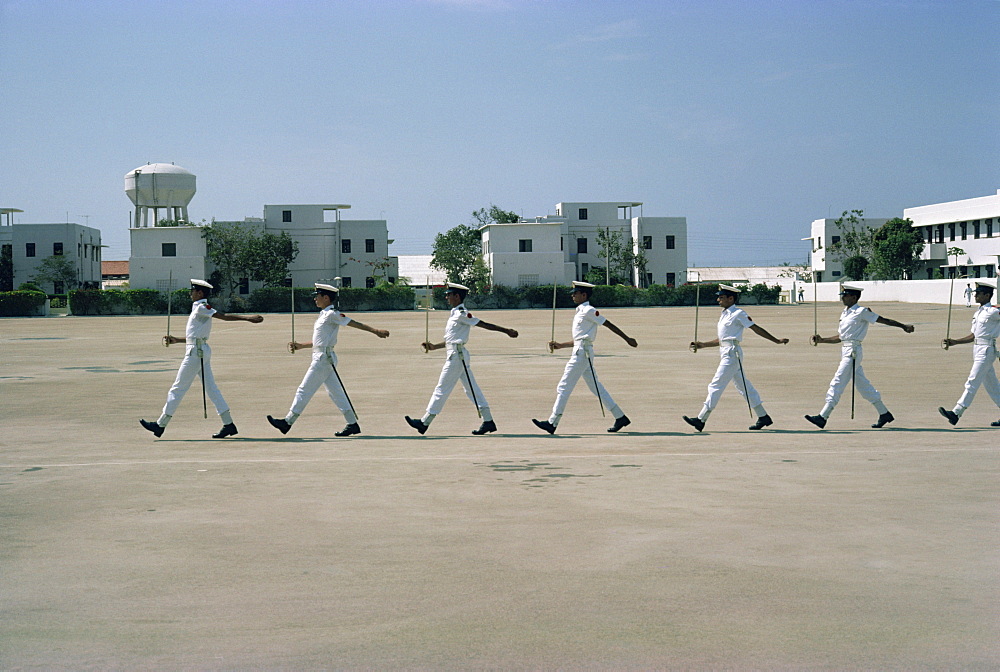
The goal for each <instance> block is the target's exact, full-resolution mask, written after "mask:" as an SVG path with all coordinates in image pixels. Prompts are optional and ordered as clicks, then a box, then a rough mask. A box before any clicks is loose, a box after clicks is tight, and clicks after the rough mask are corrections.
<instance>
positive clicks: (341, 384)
mask: <svg viewBox="0 0 1000 672" xmlns="http://www.w3.org/2000/svg"><path fill="white" fill-rule="evenodd" d="M326 358H327V360H329V362H330V368H331V369H333V375H335V376H337V382H338V383H340V389H342V390H343V391H344V396H345V397H346V398H347V405H348V406H350V407H351V413H353V414H354V417H355V418H357V417H358V412H357V411H355V410H354V404H352V403H351V395H349V394H347V388H346V387H344V381H342V380H341V379H340V374H339V373H338V372H337V366H336V365H335V364H334V363H333V355H331V354H330V352H329V351H328V352H327V353H326ZM355 422H357V420H355Z"/></svg>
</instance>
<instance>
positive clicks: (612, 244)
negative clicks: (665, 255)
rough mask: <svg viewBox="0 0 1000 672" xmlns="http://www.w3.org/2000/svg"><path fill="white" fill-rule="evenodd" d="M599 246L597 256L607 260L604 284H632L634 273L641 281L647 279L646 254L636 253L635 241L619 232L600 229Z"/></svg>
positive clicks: (598, 233)
mask: <svg viewBox="0 0 1000 672" xmlns="http://www.w3.org/2000/svg"><path fill="white" fill-rule="evenodd" d="M597 244H598V246H599V247H600V250H599V251H598V253H597V256H599V257H602V258H604V259H606V260H607V268H606V269H605V277H604V278H603V280H604V282H606V283H607V284H629V285H631V284H632V277H633V273H635V275H637V276H638V277H639V279H640V284H641V281H642V280H644V279H645V277H646V265H647V264H648V263H649V261H648V259H646V253H645V252H643V251H642V250H639V251H638V252H636V250H635V241H633V240H632V238H631V237H629V238H626V237H625V235H624V234H623V233H622V232H621V231H618V230H611V229H598V231H597Z"/></svg>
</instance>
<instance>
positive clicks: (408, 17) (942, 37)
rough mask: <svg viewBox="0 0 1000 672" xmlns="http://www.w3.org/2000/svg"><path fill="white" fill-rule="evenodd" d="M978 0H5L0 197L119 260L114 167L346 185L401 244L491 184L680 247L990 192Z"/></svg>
mask: <svg viewBox="0 0 1000 672" xmlns="http://www.w3.org/2000/svg"><path fill="white" fill-rule="evenodd" d="M998 45H1000V2H998V1H996V0H935V1H922V0H896V1H894V0H795V1H791V0H788V1H781V2H779V1H767V0H763V1H760V0H758V1H755V2H748V1H746V0H743V1H739V2H726V1H718V0H697V1H687V0H683V1H671V0H663V1H660V2H630V1H627V0H618V1H614V2H612V1H598V0H593V1H586V0H580V1H568V0H535V1H528V0H408V1H403V0H398V1H397V0H367V1H364V2H362V1H342V2H337V1H334V0H330V1H306V0H287V1H283V2H282V1H278V0H270V1H266V2H265V1H263V0H240V1H236V0H232V1H222V0H198V1H187V0H158V1H155V2H153V1H149V0H135V1H134V2H128V3H125V2H120V1H114V2H107V1H104V0H73V1H56V0H0V207H17V208H21V209H22V210H24V211H25V212H24V214H22V215H18V216H17V218H16V219H15V221H19V222H25V223H28V222H61V221H66V219H67V217H68V218H69V220H70V221H75V222H79V223H81V224H84V223H89V224H90V225H91V226H96V227H98V228H100V229H101V231H102V237H103V240H104V242H105V244H107V245H109V249H108V250H106V251H105V257H104V258H105V259H126V258H127V257H128V225H129V213H130V211H131V203H130V202H129V200H128V198H127V197H126V196H125V193H124V176H125V174H126V173H127V172H129V171H130V170H132V169H133V168H136V167H138V166H140V165H143V164H145V163H147V162H174V163H176V164H177V165H180V166H183V167H185V168H187V169H188V170H190V171H191V172H193V173H195V174H196V175H197V177H198V193H197V194H196V195H195V197H194V200H193V201H192V202H191V206H190V216H191V218H192V219H193V220H196V221H200V220H202V219H212V218H213V217H214V218H216V219H225V220H228V219H242V218H243V217H246V216H260V215H261V214H262V212H263V207H264V204H265V203H274V204H279V203H281V204H286V203H350V204H351V205H352V206H353V207H352V209H351V210H350V211H348V212H347V213H345V217H347V218H354V219H375V218H385V219H387V220H388V224H389V233H390V238H393V239H395V241H396V243H395V244H394V245H393V246H392V251H393V253H396V254H421V253H429V251H430V246H431V243H432V241H433V238H434V235H435V234H436V233H439V232H441V231H444V230H446V229H448V228H450V227H452V226H455V225H457V224H463V223H468V222H470V220H471V217H470V213H471V212H472V211H473V210H475V209H477V208H480V207H484V206H489V205H490V204H491V203H495V204H497V205H499V206H500V207H502V208H504V209H506V210H514V211H516V212H518V213H521V214H522V215H524V216H525V217H533V216H535V215H545V214H554V213H555V204H556V203H557V202H560V201H567V202H574V201H619V200H621V201H625V200H628V201H631V200H636V201H642V202H643V203H644V204H645V205H644V207H643V214H645V215H647V216H685V217H687V219H688V230H689V238H690V242H689V263H690V264H691V265H699V266H706V265H729V264H758V265H768V264H778V263H781V262H785V261H788V262H800V261H804V260H805V257H806V253H807V252H808V247H807V246H808V244H807V243H803V242H801V240H800V239H801V238H803V237H805V236H808V235H809V229H808V226H809V223H810V222H811V221H812V220H813V219H817V218H821V217H827V216H833V217H836V216H838V215H839V214H840V212H841V211H843V210H847V209H852V208H860V209H863V210H864V211H865V212H866V214H868V215H869V216H872V217H893V216H897V215H901V214H902V210H903V208H906V207H911V206H917V205H925V204H929V203H936V202H940V201H947V200H956V199H962V198H971V197H976V196H986V195H990V194H994V193H996V191H997V189H998V188H1000V159H998V157H1000V111H998V110H1000V95H998V91H1000V86H998V73H1000V47H998Z"/></svg>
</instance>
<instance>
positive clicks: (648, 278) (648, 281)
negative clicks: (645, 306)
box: [645, 273, 653, 287]
mask: <svg viewBox="0 0 1000 672" xmlns="http://www.w3.org/2000/svg"><path fill="white" fill-rule="evenodd" d="M651 284H653V274H652V273H646V285H645V286H646V287H649V286H650V285H651Z"/></svg>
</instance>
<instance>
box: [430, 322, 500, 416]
mask: <svg viewBox="0 0 1000 672" xmlns="http://www.w3.org/2000/svg"><path fill="white" fill-rule="evenodd" d="M477 324H479V318H478V317H473V316H472V313H470V312H468V311H466V309H465V305H464V304H459V305H457V306H455V307H454V308H452V309H451V314H450V315H448V323H447V324H446V325H445V328H444V343H445V348H446V353H447V354H446V356H445V360H444V367H442V369H441V377H440V378H438V383H437V387H435V388H434V393H433V394H432V395H431V400H430V402H429V403H428V404H427V411H426V412H425V413H424V417H423V423H424V424H425V425H427V424H430V422H431V421H432V420H433V419H434V416H436V415H438V414H439V413H440V412H441V411H442V410H443V409H444V404H445V402H446V401H448V395H450V394H451V391H452V389H454V387H455V383H457V382H458V381H459V380H461V381H462V387H464V388H465V394H466V395H467V396H468V397H469V399H472V400H473V402H474V403H475V404H476V405H477V406H478V407H479V413H480V414H481V415H482V416H483V420H485V421H487V422H489V421H491V420H493V415H492V414H491V413H490V405H489V403H488V402H487V401H486V396H485V395H484V394H483V391H482V389H480V387H479V384H478V383H476V378H475V376H473V375H472V356H471V355H470V354H469V351H468V349H466V347H465V344H466V343H468V342H469V332H470V331H471V330H472V327H474V326H476V325H477ZM473 393H475V394H474V396H473Z"/></svg>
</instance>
